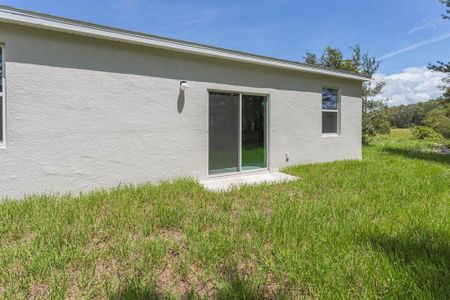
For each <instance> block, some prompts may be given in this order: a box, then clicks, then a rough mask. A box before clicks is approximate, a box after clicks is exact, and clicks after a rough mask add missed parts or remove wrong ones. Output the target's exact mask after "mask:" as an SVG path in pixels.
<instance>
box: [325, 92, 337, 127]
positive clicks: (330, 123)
mask: <svg viewBox="0 0 450 300" xmlns="http://www.w3.org/2000/svg"><path fill="white" fill-rule="evenodd" d="M338 114H339V92H338V90H337V89H333V88H322V133H338V131H339V128H338V124H339V115H338Z"/></svg>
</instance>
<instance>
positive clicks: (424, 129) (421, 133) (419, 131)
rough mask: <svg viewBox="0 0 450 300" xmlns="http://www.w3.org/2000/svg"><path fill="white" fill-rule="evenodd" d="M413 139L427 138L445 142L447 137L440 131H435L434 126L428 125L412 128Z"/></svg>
mask: <svg viewBox="0 0 450 300" xmlns="http://www.w3.org/2000/svg"><path fill="white" fill-rule="evenodd" d="M411 133H412V136H413V139H416V140H427V141H433V142H443V141H444V140H445V139H444V137H443V136H442V134H440V133H439V132H436V131H434V129H433V128H431V127H428V126H415V127H413V128H411Z"/></svg>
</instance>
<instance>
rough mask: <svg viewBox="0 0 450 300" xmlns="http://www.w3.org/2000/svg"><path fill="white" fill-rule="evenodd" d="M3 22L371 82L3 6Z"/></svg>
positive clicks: (0, 14) (0, 10)
mask: <svg viewBox="0 0 450 300" xmlns="http://www.w3.org/2000/svg"><path fill="white" fill-rule="evenodd" d="M0 22H7V23H14V24H19V25H26V26H31V27H38V28H43V29H50V30H56V31H62V32H67V33H72V34H78V35H84V36H90V37H95V38H102V39H108V40H114V41H119V42H125V43H132V44H138V45H143V46H149V47H156V48H163V49H167V50H172V51H177V52H184V53H190V54H196V55H203V56H209V57H215V58H220V59H225V60H233V61H239V62H244V63H251V64H257V65H263V66H269V67H275V68H280V69H287V70H293V71H300V72H306V73H312V74H319V75H327V76H332V77H338V78H345V79H353V80H359V81H368V80H370V78H369V77H366V76H364V75H360V74H354V73H350V72H344V71H337V70H333V69H329V68H324V67H320V66H313V65H307V64H303V63H300V62H295V61H289V60H284V59H278V58H273V57H267V56H262V55H256V54H252V53H247V52H241V51H236V50H230V49H224V48H219V47H213V46H207V45H203V44H197V43H191V42H186V41H181V40H176V39H170V38H163V37H159V36H156V35H150V34H145V33H141V32H135V31H129V30H124V29H119V28H114V27H109V26H103V25H98V24H94V23H88V22H83V21H77V20H73V19H67V18H62V17H56V16H52V15H47V14H42V13H37V12H33V11H29V10H23V9H17V8H14V7H10V6H4V5H0Z"/></svg>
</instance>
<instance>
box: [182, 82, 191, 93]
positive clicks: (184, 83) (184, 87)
mask: <svg viewBox="0 0 450 300" xmlns="http://www.w3.org/2000/svg"><path fill="white" fill-rule="evenodd" d="M188 87H189V85H188V83H187V81H186V80H183V81H180V90H182V91H183V92H184V91H185V90H187V89H188Z"/></svg>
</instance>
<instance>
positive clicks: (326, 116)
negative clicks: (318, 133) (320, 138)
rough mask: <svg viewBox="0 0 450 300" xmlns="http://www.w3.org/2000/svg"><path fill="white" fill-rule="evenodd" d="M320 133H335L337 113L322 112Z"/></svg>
mask: <svg viewBox="0 0 450 300" xmlns="http://www.w3.org/2000/svg"><path fill="white" fill-rule="evenodd" d="M322 133H337V113H335V112H325V111H324V112H322Z"/></svg>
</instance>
